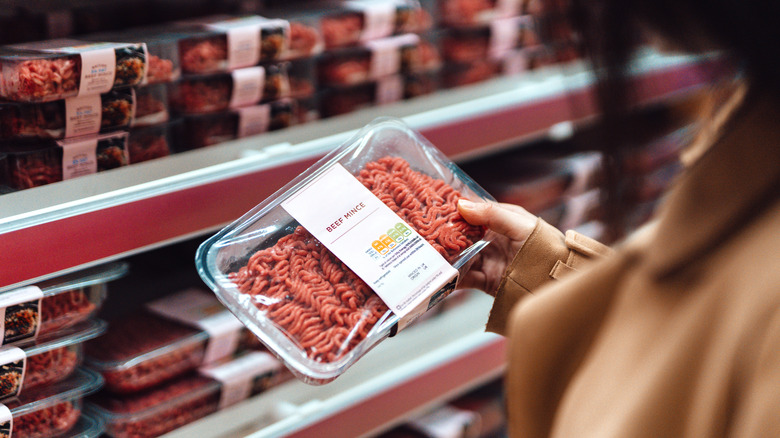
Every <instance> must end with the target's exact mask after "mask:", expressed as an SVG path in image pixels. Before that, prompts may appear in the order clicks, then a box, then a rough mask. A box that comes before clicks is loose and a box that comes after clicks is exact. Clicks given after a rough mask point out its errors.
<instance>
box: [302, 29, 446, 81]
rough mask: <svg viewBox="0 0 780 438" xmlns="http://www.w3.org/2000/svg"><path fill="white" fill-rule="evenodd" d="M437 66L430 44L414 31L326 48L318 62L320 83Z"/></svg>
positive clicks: (379, 75)
mask: <svg viewBox="0 0 780 438" xmlns="http://www.w3.org/2000/svg"><path fill="white" fill-rule="evenodd" d="M440 66H441V60H440V58H439V56H438V52H437V51H436V50H435V48H434V47H433V46H432V45H430V44H427V43H426V44H424V43H423V42H421V40H420V37H419V36H418V35H416V34H404V35H398V36H393V37H388V38H382V39H378V40H372V41H368V42H366V43H365V44H363V45H361V46H356V47H350V48H345V49H339V50H331V51H329V52H326V53H325V54H323V55H322V57H320V60H319V62H318V63H317V72H318V74H319V81H320V83H321V84H322V85H325V86H333V85H355V84H360V83H364V82H368V81H371V80H376V79H379V78H382V77H386V76H390V75H394V74H398V73H411V72H421V71H428V70H434V69H437V68H439V67H440Z"/></svg>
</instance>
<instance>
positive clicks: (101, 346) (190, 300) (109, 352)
mask: <svg viewBox="0 0 780 438" xmlns="http://www.w3.org/2000/svg"><path fill="white" fill-rule="evenodd" d="M244 331H245V328H244V326H243V325H241V323H240V322H239V321H238V320H237V319H236V318H235V316H233V315H232V314H231V313H230V312H229V311H228V310H227V309H225V308H224V307H223V306H222V305H221V304H220V303H219V301H217V299H216V298H215V297H214V296H213V294H209V293H207V292H204V291H199V290H189V289H188V290H184V291H180V292H177V293H175V294H172V295H168V296H165V297H163V298H160V299H158V300H155V301H152V302H150V303H147V305H146V309H144V310H143V311H141V312H136V313H134V314H131V315H127V316H125V317H123V318H121V319H118V320H116V321H111V324H110V326H109V330H108V332H107V333H106V335H104V336H102V337H100V338H97V339H94V340H92V341H90V342H88V343H87V344H86V363H87V364H88V366H90V367H91V368H93V369H95V370H98V371H99V372H100V373H101V374H102V375H103V377H104V378H105V381H106V388H107V389H108V390H110V391H111V392H114V393H130V392H135V391H140V390H144V389H147V388H150V387H152V386H155V385H158V384H160V383H162V382H164V381H166V380H169V379H172V378H174V377H177V376H180V375H182V374H184V373H186V372H188V371H191V370H194V369H195V368H197V367H200V366H202V365H206V364H210V363H215V362H217V361H219V360H221V359H224V358H225V357H229V356H231V355H233V354H234V353H235V352H236V351H237V350H238V347H239V345H240V342H241V339H242V336H243V333H244Z"/></svg>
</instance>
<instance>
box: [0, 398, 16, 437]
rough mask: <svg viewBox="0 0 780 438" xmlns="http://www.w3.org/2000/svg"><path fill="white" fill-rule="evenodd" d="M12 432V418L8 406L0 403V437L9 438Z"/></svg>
mask: <svg viewBox="0 0 780 438" xmlns="http://www.w3.org/2000/svg"><path fill="white" fill-rule="evenodd" d="M13 431H14V417H13V415H11V410H10V409H8V406H6V405H4V404H2V403H0V437H8V438H11V436H12V434H13Z"/></svg>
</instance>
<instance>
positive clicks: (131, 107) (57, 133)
mask: <svg viewBox="0 0 780 438" xmlns="http://www.w3.org/2000/svg"><path fill="white" fill-rule="evenodd" d="M135 103H136V102H135V99H134V97H133V90H132V89H130V88H125V89H121V90H113V91H109V92H108V93H104V94H101V95H95V96H85V97H71V98H67V99H63V100H57V101H53V102H40V103H23V102H0V139H5V140H8V139H15V138H25V137H35V138H52V139H62V138H69V137H78V136H82V135H93V134H97V133H105V132H110V131H115V130H119V129H124V128H127V127H128V126H130V122H131V121H132V120H133V114H134V112H135V109H136V105H135Z"/></svg>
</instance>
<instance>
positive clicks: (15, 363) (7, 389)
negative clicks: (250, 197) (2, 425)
mask: <svg viewBox="0 0 780 438" xmlns="http://www.w3.org/2000/svg"><path fill="white" fill-rule="evenodd" d="M26 369H27V356H26V355H25V354H24V351H23V350H22V349H21V348H18V347H3V348H0V399H5V398H8V397H15V396H17V395H19V393H20V392H21V391H22V383H23V382H24V372H25V370H26ZM0 436H2V435H0Z"/></svg>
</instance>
